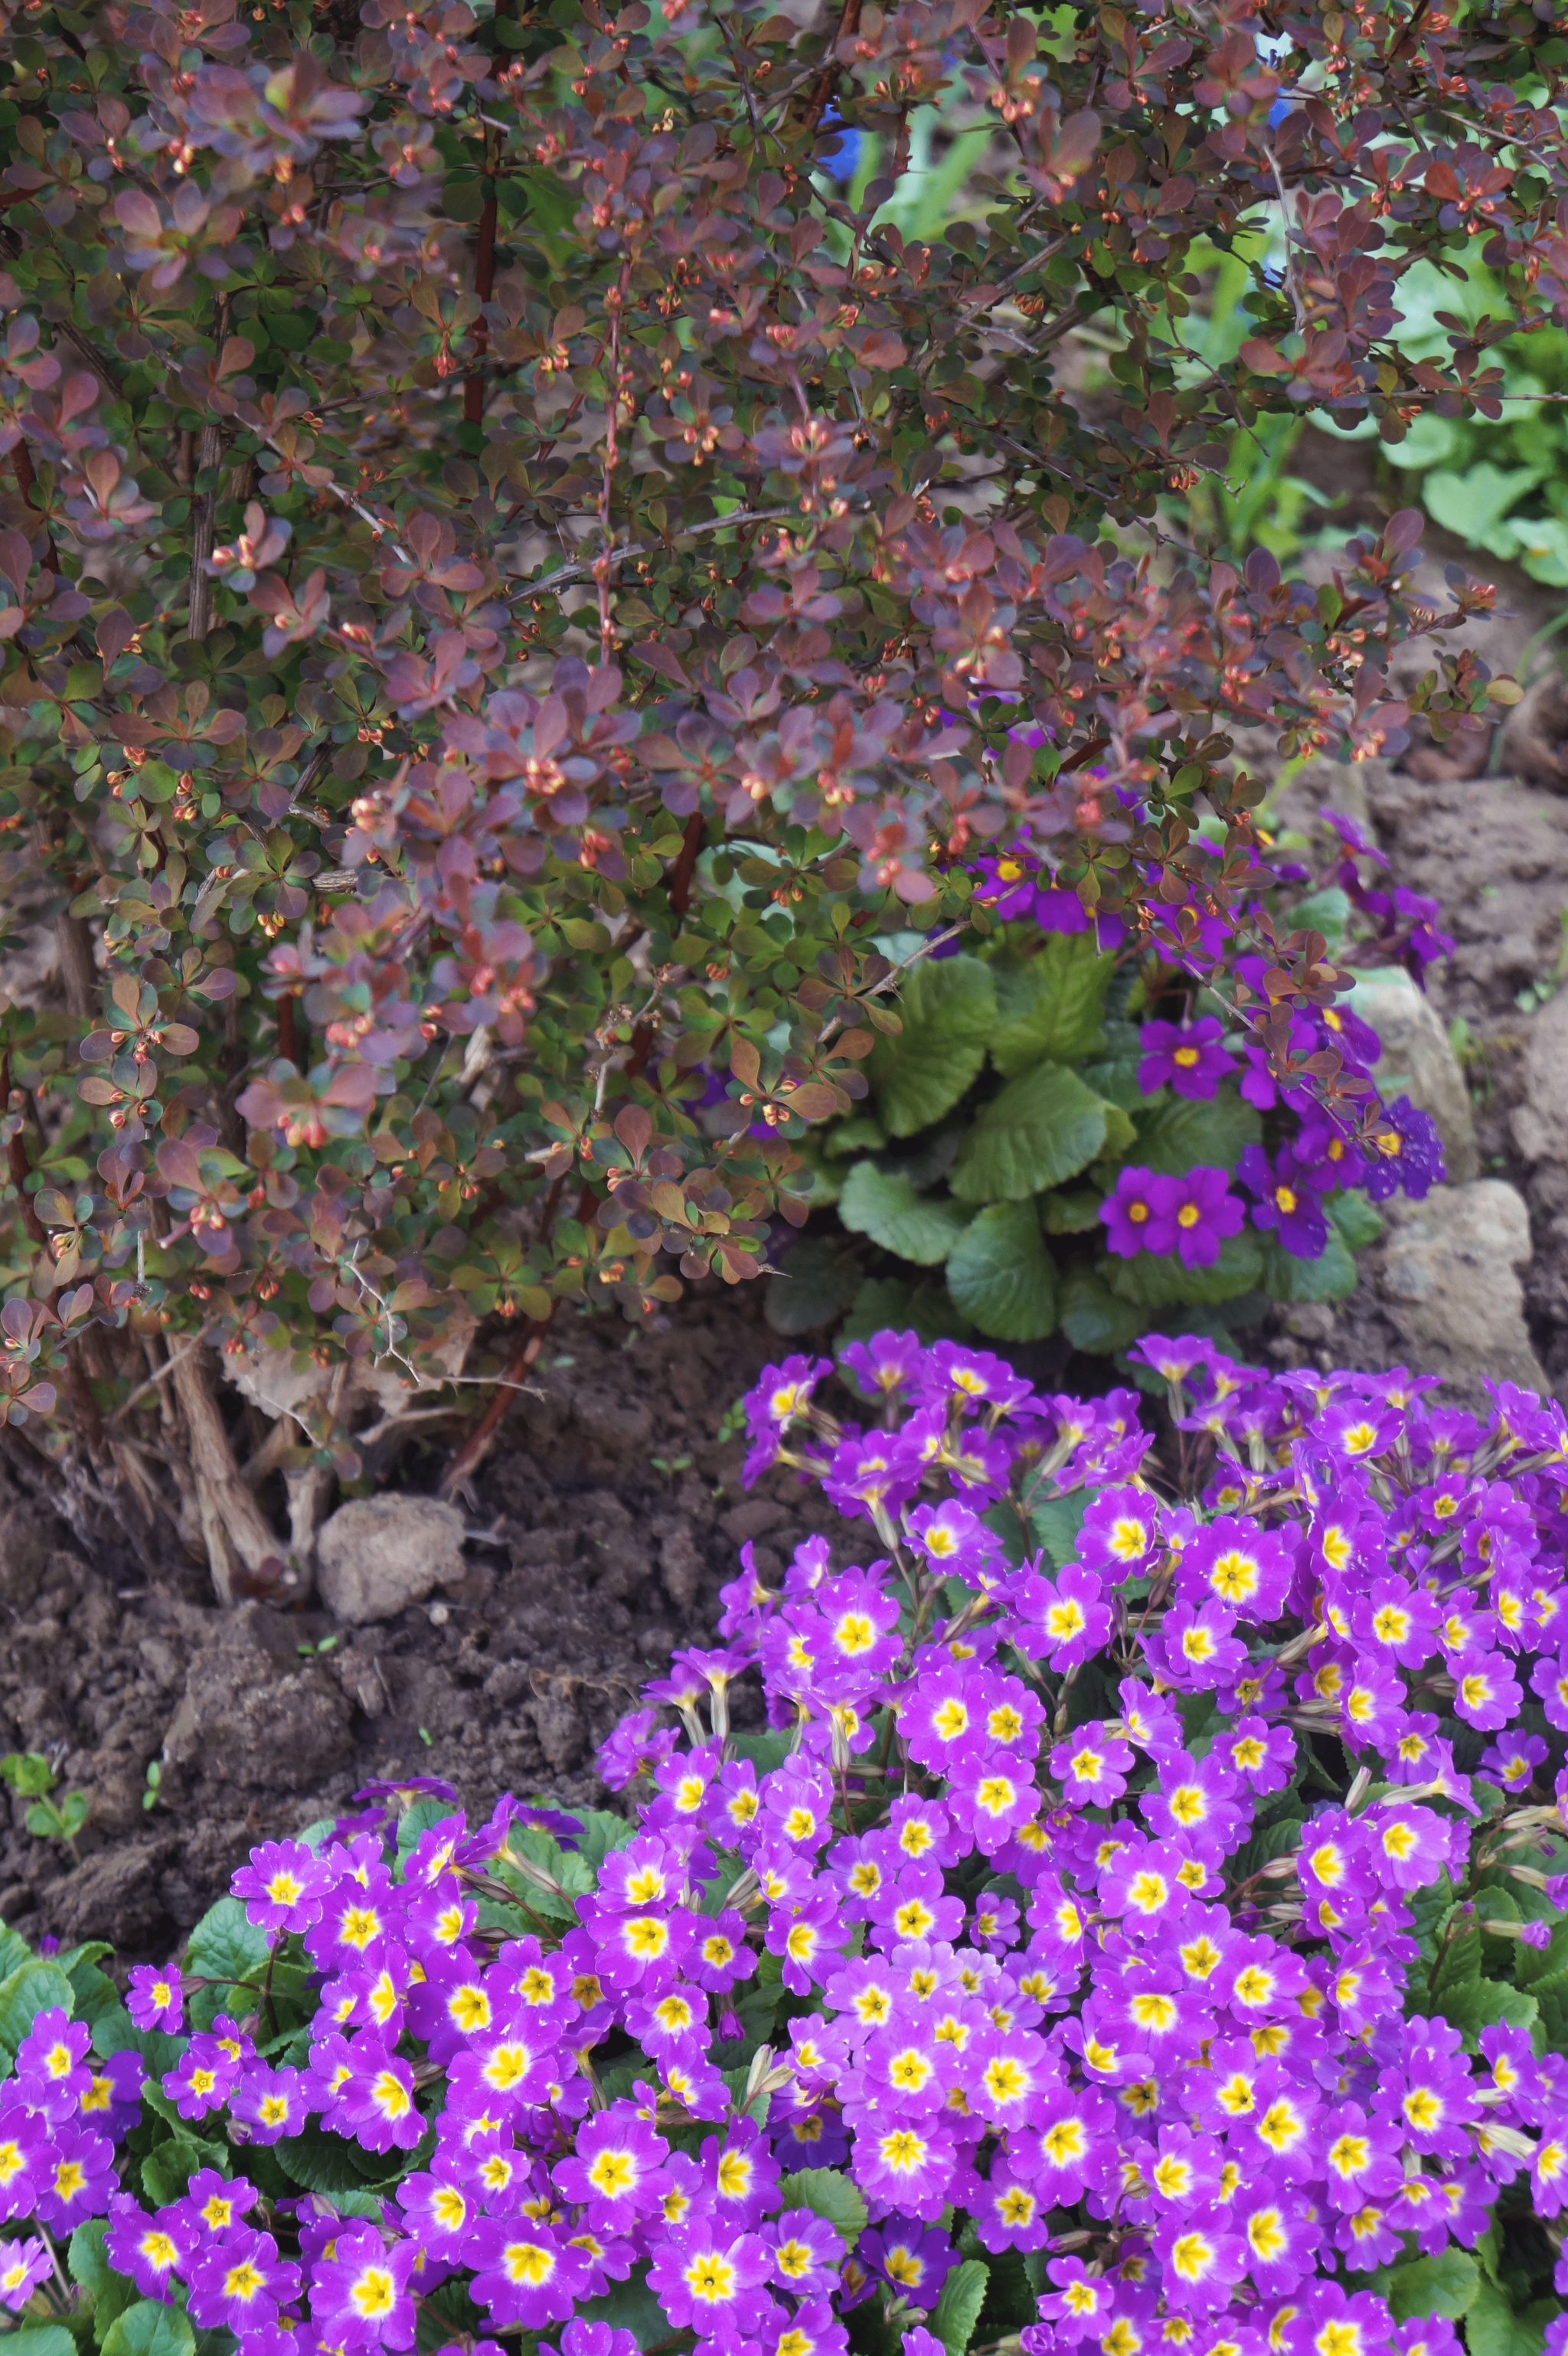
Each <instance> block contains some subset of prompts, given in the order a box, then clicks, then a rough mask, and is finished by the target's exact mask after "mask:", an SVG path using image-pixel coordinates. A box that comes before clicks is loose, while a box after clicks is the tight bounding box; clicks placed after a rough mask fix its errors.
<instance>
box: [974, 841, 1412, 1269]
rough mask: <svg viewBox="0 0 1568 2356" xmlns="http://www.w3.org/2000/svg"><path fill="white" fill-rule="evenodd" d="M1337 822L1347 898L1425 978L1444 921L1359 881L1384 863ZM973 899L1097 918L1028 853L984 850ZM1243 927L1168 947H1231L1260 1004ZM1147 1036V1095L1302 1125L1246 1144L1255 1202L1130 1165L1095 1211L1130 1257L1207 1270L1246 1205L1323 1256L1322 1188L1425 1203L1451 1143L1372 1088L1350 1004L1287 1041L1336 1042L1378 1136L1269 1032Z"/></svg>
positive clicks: (1266, 1224)
mask: <svg viewBox="0 0 1568 2356" xmlns="http://www.w3.org/2000/svg"><path fill="white" fill-rule="evenodd" d="M1333 824H1334V825H1335V826H1336V828H1337V829H1338V830H1339V835H1340V837H1341V840H1342V841H1343V843H1344V845H1345V855H1344V859H1343V862H1342V864H1341V868H1340V870H1339V872H1338V873H1337V878H1336V880H1338V881H1339V882H1340V883H1343V884H1345V887H1346V888H1347V889H1348V890H1349V889H1350V885H1351V884H1353V885H1354V889H1353V890H1352V891H1351V897H1352V898H1353V899H1355V901H1356V903H1357V905H1358V906H1360V908H1361V909H1362V912H1363V914H1365V915H1368V916H1372V917H1374V918H1375V919H1376V920H1377V921H1378V923H1379V925H1380V926H1381V933H1380V948H1381V949H1382V950H1383V951H1384V952H1385V953H1386V954H1388V955H1391V956H1392V954H1394V953H1395V952H1396V951H1397V953H1398V954H1399V955H1400V956H1401V957H1402V958H1403V960H1404V961H1405V962H1406V963H1408V964H1410V965H1412V966H1413V968H1414V969H1415V971H1416V973H1417V976H1418V977H1419V975H1420V974H1421V973H1423V972H1424V970H1425V968H1426V966H1427V965H1428V964H1430V963H1431V962H1432V960H1433V958H1435V957H1437V956H1439V955H1442V954H1445V953H1446V952H1448V951H1451V950H1452V948H1453V942H1452V940H1451V939H1450V938H1449V937H1448V936H1447V935H1446V934H1444V933H1440V932H1437V931H1436V930H1435V917H1436V913H1437V912H1436V908H1435V903H1433V902H1430V901H1427V900H1424V899H1421V898H1420V897H1419V895H1417V894H1412V893H1409V892H1407V891H1404V890H1403V888H1402V889H1399V890H1397V891H1395V892H1393V893H1392V894H1389V893H1382V892H1380V891H1376V890H1373V889H1371V888H1370V887H1369V888H1366V889H1363V888H1362V886H1361V885H1360V883H1359V882H1358V881H1356V875H1357V869H1356V861H1357V858H1358V857H1362V858H1365V857H1372V858H1376V859H1379V860H1380V861H1381V853H1379V852H1376V851H1373V850H1372V848H1371V845H1370V844H1368V843H1367V841H1365V839H1364V837H1363V836H1361V835H1360V833H1359V832H1358V831H1357V830H1356V829H1355V828H1354V827H1353V826H1351V825H1350V823H1349V821H1348V820H1343V819H1334V820H1333ZM1381 863H1383V864H1385V865H1386V863H1387V862H1386V861H1383V862H1381ZM1259 873H1260V880H1261V881H1271V882H1272V881H1275V880H1277V879H1276V878H1275V875H1274V873H1273V872H1272V871H1267V870H1265V869H1264V868H1263V867H1262V866H1260V870H1259ZM1347 877H1349V883H1347V882H1346V878H1347ZM976 896H977V897H978V898H979V899H980V900H982V901H983V902H984V903H985V904H986V905H987V906H988V907H989V908H990V909H991V910H992V913H993V914H994V915H995V916H997V917H999V918H1002V919H1004V920H1006V919H1008V918H1027V919H1029V921H1031V922H1033V923H1035V924H1037V925H1039V926H1041V927H1042V929H1044V930H1045V931H1048V932H1064V933H1079V932H1086V931H1087V930H1088V929H1089V924H1090V919H1089V917H1088V916H1087V915H1086V914H1085V912H1084V910H1083V905H1082V903H1081V902H1080V901H1079V899H1078V897H1077V895H1076V894H1074V893H1072V892H1070V891H1066V890H1063V889H1061V888H1060V887H1059V886H1057V885H1056V884H1054V883H1051V879H1050V877H1049V875H1048V874H1047V873H1045V872H1044V871H1043V870H1040V871H1037V870H1036V869H1035V868H1034V867H1033V866H1032V865H1031V864H1030V862H1029V859H1028V857H1027V854H1025V853H1023V852H1021V851H1013V852H1010V853H1008V854H1007V855H1006V856H1004V857H1002V858H991V859H987V860H984V861H982V862H980V874H979V885H978V890H977V894H976ZM1213 921H1215V922H1218V921H1220V920H1218V919H1215V920H1213ZM1236 933H1237V923H1236V920H1235V919H1234V918H1232V919H1231V920H1230V921H1229V923H1227V924H1225V925H1224V926H1223V927H1222V932H1221V938H1220V940H1218V941H1213V942H1211V941H1209V940H1208V939H1207V937H1205V939H1204V941H1203V943H1202V944H1201V955H1200V956H1199V957H1196V958H1195V956H1194V954H1193V952H1192V950H1191V949H1190V948H1183V950H1182V952H1181V954H1180V955H1179V956H1178V955H1175V954H1174V952H1173V954H1172V961H1173V963H1174V964H1176V965H1177V966H1178V967H1186V968H1188V969H1191V970H1193V971H1201V972H1205V973H1206V972H1208V971H1209V969H1210V967H1211V964H1212V962H1213V961H1214V959H1215V958H1218V957H1220V956H1221V952H1222V953H1223V955H1224V956H1225V958H1226V959H1227V960H1228V963H1229V967H1230V969H1231V970H1232V972H1233V974H1234V976H1235V978H1236V979H1237V980H1239V981H1242V982H1243V983H1245V984H1246V985H1247V987H1248V989H1249V991H1251V993H1252V997H1253V1001H1254V1002H1255V1003H1256V1004H1258V1005H1259V1006H1264V1007H1266V1006H1267V1004H1268V1003H1269V1001H1268V994H1267V990H1266V986H1265V979H1264V977H1265V974H1266V970H1267V961H1266V959H1264V958H1262V957H1261V956H1257V955H1253V954H1252V953H1241V952H1239V951H1238V949H1237V947H1236ZM1124 937H1125V926H1123V925H1122V923H1121V921H1120V919H1118V918H1115V917H1111V918H1104V919H1100V920H1099V921H1098V940H1099V946H1100V948H1102V950H1111V949H1115V948H1119V947H1120V946H1121V944H1122V941H1123V939H1124ZM1167 948H1168V949H1169V948H1172V945H1171V944H1167ZM1139 1045H1140V1049H1141V1055H1140V1057H1139V1062H1138V1086H1139V1087H1140V1088H1141V1089H1142V1090H1143V1091H1144V1093H1145V1094H1146V1095H1153V1094H1154V1093H1155V1092H1156V1091H1157V1090H1158V1089H1160V1088H1169V1089H1170V1090H1171V1092H1172V1094H1173V1095H1175V1096H1178V1097H1183V1098H1187V1099H1188V1100H1189V1102H1207V1101H1211V1100H1212V1099H1213V1098H1215V1097H1216V1096H1217V1095H1218V1094H1219V1092H1220V1090H1221V1088H1222V1087H1228V1086H1234V1087H1236V1089H1237V1090H1238V1092H1239V1094H1240V1095H1241V1097H1242V1098H1243V1100H1244V1101H1245V1102H1246V1103H1248V1104H1250V1105H1253V1106H1254V1107H1255V1108H1257V1109H1258V1110H1259V1111H1261V1112H1267V1113H1272V1114H1274V1115H1275V1117H1276V1119H1288V1120H1289V1121H1290V1122H1291V1123H1292V1125H1293V1133H1292V1134H1291V1135H1290V1136H1289V1137H1288V1138H1287V1139H1286V1140H1285V1141H1284V1142H1282V1143H1281V1144H1280V1145H1279V1146H1278V1147H1277V1148H1276V1150H1275V1151H1274V1152H1273V1153H1272V1154H1271V1153H1269V1152H1265V1151H1264V1148H1263V1147H1262V1146H1258V1145H1253V1146H1249V1147H1248V1148H1246V1150H1245V1151H1244V1152H1243V1155H1242V1157H1241V1161H1240V1164H1239V1170H1238V1174H1239V1176H1240V1178H1241V1182H1242V1183H1243V1186H1244V1187H1245V1189H1246V1192H1247V1194H1248V1195H1249V1196H1251V1198H1252V1200H1251V1203H1250V1205H1243V1203H1241V1202H1239V1201H1237V1200H1236V1199H1235V1197H1234V1196H1232V1194H1231V1191H1230V1180H1229V1177H1228V1175H1227V1173H1225V1172H1224V1171H1223V1170H1221V1169H1218V1168H1214V1167H1211V1166H1210V1165H1207V1164H1205V1165H1201V1166H1199V1167H1196V1168H1193V1169H1190V1170H1188V1171H1185V1172H1183V1173H1181V1175H1180V1176H1179V1177H1172V1176H1169V1175H1167V1174H1163V1173H1156V1172H1154V1171H1152V1170H1149V1169H1147V1168H1145V1167H1143V1166H1141V1165H1129V1166H1127V1167H1126V1168H1124V1169H1123V1170H1122V1171H1121V1172H1120V1173H1118V1176H1117V1183H1116V1188H1115V1193H1114V1194H1112V1195H1111V1196H1110V1197H1109V1198H1108V1199H1107V1200H1106V1202H1105V1203H1104V1205H1103V1206H1102V1208H1101V1212H1100V1216H1101V1219H1102V1220H1103V1222H1104V1226H1105V1228H1106V1245H1107V1248H1108V1249H1109V1250H1111V1251H1112V1252H1114V1253H1115V1254H1117V1255H1118V1256H1119V1257H1121V1258H1132V1257H1133V1256H1134V1255H1135V1254H1136V1253H1138V1252H1143V1251H1147V1252H1152V1253H1154V1254H1156V1255H1157V1256H1161V1257H1168V1256H1169V1255H1170V1254H1172V1253H1175V1254H1176V1255H1178V1256H1179V1258H1180V1260H1181V1263H1182V1266H1183V1267H1184V1268H1188V1269H1200V1268H1211V1267H1212V1266H1213V1264H1214V1262H1215V1260H1216V1259H1217V1258H1219V1254H1220V1248H1221V1244H1222V1243H1223V1242H1224V1240H1225V1238H1226V1237H1229V1236H1233V1235H1236V1234H1239V1232H1240V1231H1241V1229H1242V1227H1243V1226H1244V1225H1245V1223H1246V1219H1247V1215H1248V1211H1249V1209H1250V1213H1251V1217H1252V1223H1253V1226H1256V1227H1258V1228H1260V1229H1262V1230H1264V1232H1267V1233H1272V1234H1273V1235H1274V1236H1275V1237H1276V1238H1277V1240H1278V1241H1279V1243H1280V1244H1281V1245H1282V1246H1283V1247H1284V1248H1285V1250H1286V1251H1287V1252H1290V1253H1291V1254H1293V1255H1294V1256H1295V1257H1296V1258H1298V1259H1318V1258H1321V1257H1322V1254H1323V1251H1324V1249H1325V1248H1326V1246H1327V1244H1328V1217H1327V1215H1326V1214H1325V1211H1324V1207H1323V1202H1322V1197H1323V1196H1325V1195H1326V1194H1338V1193H1341V1192H1349V1191H1351V1190H1355V1191H1360V1192H1361V1193H1364V1194H1367V1195H1368V1196H1369V1197H1370V1198H1371V1201H1373V1202H1380V1203H1381V1202H1386V1201H1387V1200H1388V1199H1389V1197H1390V1196H1391V1195H1392V1194H1399V1193H1403V1194H1409V1195H1411V1196H1412V1197H1413V1199H1415V1200H1416V1201H1420V1200H1422V1199H1423V1198H1424V1196H1425V1195H1426V1194H1428V1193H1429V1192H1430V1190H1431V1189H1432V1187H1433V1186H1435V1185H1436V1184H1438V1183H1440V1182H1441V1180H1442V1179H1443V1177H1444V1175H1445V1168H1444V1159H1443V1145H1442V1140H1441V1139H1440V1137H1439V1135H1438V1132H1437V1129H1436V1126H1435V1123H1434V1122H1433V1121H1432V1119H1430V1118H1429V1117H1428V1115H1427V1114H1425V1113H1424V1112H1422V1111H1421V1110H1420V1109H1419V1108H1417V1107H1416V1106H1414V1105H1413V1104H1412V1103H1411V1101H1410V1099H1409V1098H1408V1097H1401V1098H1398V1099H1397V1100H1395V1101H1394V1102H1393V1103H1392V1104H1385V1103H1384V1102H1383V1101H1382V1099H1381V1098H1380V1097H1379V1096H1378V1094H1377V1091H1376V1090H1375V1088H1373V1087H1372V1085H1371V1077H1370V1074H1371V1066H1373V1065H1374V1064H1376V1063H1377V1061H1378V1058H1379V1056H1380V1055H1381V1042H1380V1040H1379V1038H1378V1034H1377V1033H1376V1032H1375V1031H1374V1030H1373V1029H1372V1028H1371V1025H1370V1024H1369V1023H1365V1022H1363V1021H1362V1020H1361V1018H1360V1016H1359V1015H1358V1014H1356V1013H1355V1012H1353V1010H1352V1009H1351V1008H1350V1007H1349V1005H1348V1004H1336V1005H1329V1006H1327V1007H1321V1008H1305V1007H1304V1008H1302V1009H1300V1010H1299V1011H1298V1012H1296V1014H1295V1015H1294V1016H1293V1017H1292V1019H1291V1023H1290V1029H1289V1039H1288V1043H1287V1050H1286V1052H1287V1054H1288V1055H1289V1057H1290V1059H1291V1065H1292V1067H1293V1068H1296V1069H1299V1068H1300V1067H1302V1066H1305V1065H1306V1063H1307V1059H1309V1058H1312V1057H1316V1056H1319V1055H1322V1053H1323V1052H1324V1050H1326V1049H1331V1050H1332V1051H1333V1052H1334V1054H1335V1055H1338V1057H1339V1061H1340V1067H1341V1070H1342V1072H1343V1073H1344V1074H1345V1075H1347V1076H1349V1077H1350V1078H1352V1079H1359V1080H1360V1081H1361V1082H1363V1083H1364V1084H1365V1087H1366V1091H1367V1094H1366V1098H1365V1101H1366V1102H1367V1103H1368V1104H1370V1105H1371V1106H1372V1107H1373V1108H1375V1110H1376V1112H1377V1114H1378V1116H1379V1119H1378V1121H1377V1124H1376V1128H1375V1130H1374V1139H1375V1141H1374V1142H1373V1143H1372V1144H1370V1145H1369V1144H1367V1143H1365V1142H1358V1141H1357V1138H1356V1136H1355V1135H1353V1134H1352V1133H1351V1130H1350V1129H1349V1126H1348V1125H1347V1124H1345V1123H1344V1122H1342V1121H1341V1120H1340V1119H1337V1118H1336V1117H1335V1116H1334V1115H1333V1114H1332V1113H1331V1112H1330V1111H1328V1109H1326V1108H1325V1106H1324V1104H1323V1102H1322V1100H1321V1098H1320V1097H1319V1094H1318V1092H1317V1088H1316V1087H1315V1086H1314V1085H1313V1083H1312V1082H1311V1080H1310V1079H1309V1078H1305V1077H1304V1078H1296V1079H1292V1078H1285V1079H1282V1078H1281V1077H1280V1076H1279V1073H1278V1071H1277V1070H1276V1068H1275V1055H1274V1053H1273V1052H1272V1051H1271V1049H1270V1048H1268V1047H1265V1046H1264V1044H1262V1042H1261V1041H1259V1040H1257V1039H1254V1038H1252V1037H1250V1036H1247V1035H1245V1034H1243V1036H1242V1037H1241V1038H1239V1039H1238V1040H1237V1041H1236V1043H1235V1052H1234V1053H1232V1047H1231V1044H1229V1043H1228V1042H1227V1039H1226V1035H1225V1026H1224V1024H1223V1023H1221V1021H1220V1019H1219V1017H1218V1016H1217V1015H1212V1014H1201V1015H1198V1016H1196V1017H1194V1018H1193V1019H1191V1020H1189V1021H1185V1022H1181V1023H1171V1022H1166V1021H1163V1020H1159V1021H1152V1022H1147V1023H1144V1024H1142V1026H1141V1027H1140V1031H1139Z"/></svg>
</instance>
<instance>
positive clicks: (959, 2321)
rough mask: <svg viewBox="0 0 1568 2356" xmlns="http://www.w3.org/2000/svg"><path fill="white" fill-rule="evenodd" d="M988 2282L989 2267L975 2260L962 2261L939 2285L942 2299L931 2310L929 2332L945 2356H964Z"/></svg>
mask: <svg viewBox="0 0 1568 2356" xmlns="http://www.w3.org/2000/svg"><path fill="white" fill-rule="evenodd" d="M990 2279H991V2270H990V2268H989V2266H984V2265H981V2263H980V2261H979V2259H978V2258H965V2261H964V2263H963V2265H961V2266H955V2268H954V2270H953V2272H952V2273H951V2274H950V2275H949V2276H948V2277H947V2280H946V2281H945V2282H944V2284H943V2286H942V2297H940V2298H939V2299H938V2300H937V2302H936V2305H935V2306H934V2307H933V2308H932V2311H931V2329H932V2330H933V2332H934V2334H935V2335H936V2337H937V2339H938V2340H941V2342H942V2344H943V2346H944V2348H945V2349H946V2351H947V2356H964V2351H965V2349H966V2348H967V2347H968V2345H969V2342H970V2340H971V2339H972V2338H973V2336H974V2331H975V2326H976V2323H978V2321H979V2319H980V2309H981V2308H983V2307H984V2306H985V2304H986V2286H987V2283H988V2282H989V2281H990Z"/></svg>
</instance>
